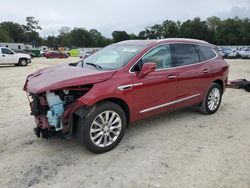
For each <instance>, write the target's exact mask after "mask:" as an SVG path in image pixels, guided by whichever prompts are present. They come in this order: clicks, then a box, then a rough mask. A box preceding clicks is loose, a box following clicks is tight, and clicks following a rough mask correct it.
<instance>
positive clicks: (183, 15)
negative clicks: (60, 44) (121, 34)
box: [0, 0, 250, 37]
mask: <svg viewBox="0 0 250 188" xmlns="http://www.w3.org/2000/svg"><path fill="white" fill-rule="evenodd" d="M10 2H11V3H10ZM0 13H1V14H0V22H3V21H14V22H17V23H20V24H25V17H27V16H34V17H35V18H36V19H37V20H39V24H40V26H41V27H42V28H43V30H42V31H41V32H40V35H41V36H42V37H45V36H48V35H57V34H58V30H59V29H60V28H61V27H62V26H68V27H70V28H74V27H83V28H86V29H97V30H98V31H100V32H101V33H102V34H103V35H104V36H106V37H110V36H111V33H112V31H114V30H125V31H127V32H129V33H135V34H138V32H139V31H142V30H144V28H145V27H147V26H152V25H154V24H160V23H162V21H164V20H166V19H170V20H174V21H177V20H180V21H185V20H187V19H193V18H194V17H200V18H201V19H206V18H208V17H211V16H218V17H220V18H222V19H225V18H232V17H235V16H238V17H240V18H245V17H248V18H250V0H206V1H203V0H151V1H149V0H88V1H87V0H67V1H65V0H60V1H59V0H43V1H41V0H11V1H2V2H1V3H0Z"/></svg>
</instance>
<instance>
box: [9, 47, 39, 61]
mask: <svg viewBox="0 0 250 188" xmlns="http://www.w3.org/2000/svg"><path fill="white" fill-rule="evenodd" d="M12 51H13V52H15V53H18V54H20V53H22V54H29V55H30V57H31V59H32V58H34V57H36V55H35V54H33V53H32V52H30V51H25V50H13V49H12Z"/></svg>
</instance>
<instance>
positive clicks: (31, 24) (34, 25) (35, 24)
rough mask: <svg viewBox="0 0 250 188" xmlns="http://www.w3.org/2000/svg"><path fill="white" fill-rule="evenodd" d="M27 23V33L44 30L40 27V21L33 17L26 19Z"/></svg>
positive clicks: (25, 27)
mask: <svg viewBox="0 0 250 188" xmlns="http://www.w3.org/2000/svg"><path fill="white" fill-rule="evenodd" d="M26 22H27V23H26V25H25V26H23V27H24V29H25V30H26V31H27V32H32V31H36V30H42V28H41V27H40V26H39V21H38V20H35V18H34V17H33V16H29V17H26Z"/></svg>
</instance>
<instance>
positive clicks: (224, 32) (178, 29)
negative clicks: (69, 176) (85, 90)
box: [0, 16, 250, 48]
mask: <svg viewBox="0 0 250 188" xmlns="http://www.w3.org/2000/svg"><path fill="white" fill-rule="evenodd" d="M39 30H42V28H41V27H40V26H39V21H38V20H36V19H35V18H34V17H32V16H30V17H27V18H26V24H25V25H21V24H19V23H14V22H10V21H9V22H1V23H0V42H16V43H18V42H21V43H28V44H31V43H32V44H36V45H37V46H39V45H46V46H49V47H52V48H57V47H63V46H67V47H104V46H106V45H109V44H111V43H114V42H119V41H123V40H131V39H162V38H180V37H181V38H194V39H201V40H205V41H208V42H210V43H213V44H216V45H250V19H249V18H244V19H241V18H238V17H235V18H228V19H224V20H222V19H220V18H218V17H210V18H208V19H207V20H201V19H200V18H199V17H197V18H194V19H189V20H186V21H184V22H180V21H173V20H165V21H163V22H162V23H161V24H155V25H153V26H148V27H146V28H145V29H144V30H143V31H141V32H139V34H138V35H136V34H133V33H127V32H126V31H113V32H112V38H107V37H104V36H103V35H102V34H101V33H100V32H99V31H98V30H96V29H90V30H87V29H85V28H78V27H76V28H73V29H71V28H69V27H62V28H61V29H60V30H59V31H58V32H59V34H58V35H57V36H48V37H46V38H42V37H41V36H40V35H39V33H38V31H39Z"/></svg>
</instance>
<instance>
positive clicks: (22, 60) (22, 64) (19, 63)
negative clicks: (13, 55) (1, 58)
mask: <svg viewBox="0 0 250 188" xmlns="http://www.w3.org/2000/svg"><path fill="white" fill-rule="evenodd" d="M18 65H20V66H27V65H28V61H27V59H19V62H18Z"/></svg>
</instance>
